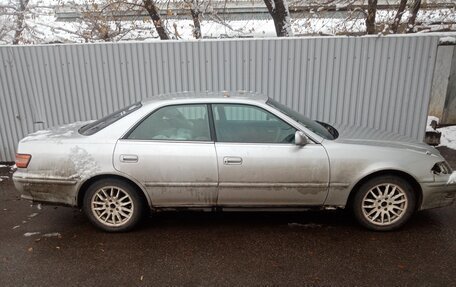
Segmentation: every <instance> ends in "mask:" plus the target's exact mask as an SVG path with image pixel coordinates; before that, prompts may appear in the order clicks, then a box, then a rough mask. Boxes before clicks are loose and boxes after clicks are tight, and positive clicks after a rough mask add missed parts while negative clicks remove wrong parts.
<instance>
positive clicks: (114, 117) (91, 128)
mask: <svg viewBox="0 0 456 287" xmlns="http://www.w3.org/2000/svg"><path fill="white" fill-rule="evenodd" d="M141 106H142V104H141V102H137V103H135V104H133V105H130V106H128V107H126V108H123V109H121V110H118V111H116V112H114V113H112V114H110V115H107V116H105V117H104V118H101V119H99V120H97V121H94V122H91V123H90V124H87V125H85V126H83V127H82V128H80V129H79V133H80V134H82V135H85V136H90V135H93V134H94V133H96V132H98V131H100V130H102V129H104V128H105V127H107V126H109V125H110V124H112V123H114V122H116V121H118V120H120V119H121V118H123V117H125V116H126V115H128V114H130V113H132V112H134V111H136V110H137V109H139V108H140V107H141Z"/></svg>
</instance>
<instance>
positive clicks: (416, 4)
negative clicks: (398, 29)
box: [407, 0, 421, 33]
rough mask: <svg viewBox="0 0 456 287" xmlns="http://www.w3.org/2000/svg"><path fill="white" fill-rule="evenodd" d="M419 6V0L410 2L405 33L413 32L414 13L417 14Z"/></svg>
mask: <svg viewBox="0 0 456 287" xmlns="http://www.w3.org/2000/svg"><path fill="white" fill-rule="evenodd" d="M420 7H421V0H414V1H413V3H412V7H411V9H410V14H411V15H410V18H409V20H408V24H407V26H408V30H407V33H413V28H415V21H416V15H417V14H418V11H419V10H420Z"/></svg>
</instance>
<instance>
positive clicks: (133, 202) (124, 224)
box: [83, 179, 144, 232]
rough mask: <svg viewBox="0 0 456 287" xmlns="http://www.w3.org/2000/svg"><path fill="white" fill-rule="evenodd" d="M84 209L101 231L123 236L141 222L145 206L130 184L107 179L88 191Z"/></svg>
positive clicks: (96, 183)
mask: <svg viewBox="0 0 456 287" xmlns="http://www.w3.org/2000/svg"><path fill="white" fill-rule="evenodd" d="M83 208H84V212H85V214H86V215H87V217H88V218H89V219H90V221H91V222H92V223H93V224H94V225H95V226H97V227H98V228H101V229H102V230H104V231H108V232H122V231H127V230H130V229H132V228H133V227H134V226H135V225H136V224H137V223H138V222H139V221H140V219H141V217H142V214H143V210H144V202H143V200H142V198H141V197H140V196H139V194H138V191H137V190H136V189H135V188H134V187H133V186H131V185H130V184H128V183H126V182H124V181H121V180H118V179H104V180H100V181H97V182H95V183H94V184H92V185H91V186H90V187H89V189H88V190H87V192H86V194H85V196H84V205H83Z"/></svg>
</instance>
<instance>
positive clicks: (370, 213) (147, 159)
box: [13, 92, 456, 231]
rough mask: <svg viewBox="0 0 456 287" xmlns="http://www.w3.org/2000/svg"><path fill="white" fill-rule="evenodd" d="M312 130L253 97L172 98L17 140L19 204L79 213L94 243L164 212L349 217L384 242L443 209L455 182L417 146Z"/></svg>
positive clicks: (372, 134)
mask: <svg viewBox="0 0 456 287" xmlns="http://www.w3.org/2000/svg"><path fill="white" fill-rule="evenodd" d="M338 128H339V130H338V129H336V128H334V127H333V126H331V125H329V124H326V123H323V122H317V121H312V120H310V119H308V118H307V117H305V116H303V115H301V114H299V113H297V112H295V111H293V110H292V109H290V108H288V107H286V106H284V105H282V104H280V103H278V102H276V101H274V100H272V99H270V98H267V97H264V96H262V95H259V94H255V93H246V92H230V93H228V92H220V93H178V94H171V95H166V96H159V97H154V98H151V99H150V100H147V101H143V102H139V103H135V104H133V105H131V106H128V107H126V108H124V109H122V110H120V111H117V112H115V113H113V114H111V115H108V116H106V117H104V118H102V119H100V120H97V121H90V122H78V123H73V124H69V125H66V126H62V127H58V128H54V129H50V130H45V131H38V132H36V133H33V134H31V135H29V136H27V137H26V138H24V139H22V140H21V141H20V143H19V146H18V153H17V155H16V165H17V167H18V169H17V171H16V172H15V173H14V176H13V179H14V184H15V186H16V188H17V190H18V191H20V192H21V193H22V197H23V198H25V199H29V200H33V201H37V202H45V203H52V204H61V205H68V206H73V207H79V208H82V209H83V210H84V211H85V213H86V215H87V216H88V218H89V219H90V220H91V222H92V223H93V224H94V225H96V226H98V227H99V228H101V229H103V230H105V231H126V230H129V229H131V228H132V227H134V226H135V225H136V224H137V223H138V221H139V220H140V219H141V217H142V215H143V214H144V212H146V211H149V210H153V211H157V210H164V209H173V210H175V209H180V208H183V209H196V210H208V211H211V210H245V209H248V210H262V211H263V210H284V209H288V210H300V209H309V208H319V209H335V208H350V209H352V210H353V213H354V215H355V217H356V219H357V220H358V221H359V223H361V224H362V225H363V226H365V227H367V228H370V229H373V230H393V229H397V228H399V227H400V226H402V225H403V224H404V223H405V222H406V221H407V220H408V219H409V218H410V217H411V216H412V214H413V213H414V212H415V211H417V210H422V209H429V208H435V207H442V206H447V205H450V204H452V203H453V202H454V200H455V195H456V181H455V174H454V173H452V170H451V168H450V166H449V165H448V163H447V162H446V161H445V160H444V158H443V157H442V156H441V155H440V154H439V152H438V151H437V150H436V149H435V148H433V147H431V146H428V145H426V144H424V143H420V142H417V141H414V140H411V139H409V138H405V137H401V136H398V135H394V134H388V133H385V132H380V131H376V130H365V129H360V128H355V129H351V128H347V127H343V128H341V127H338Z"/></svg>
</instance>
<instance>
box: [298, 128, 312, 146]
mask: <svg viewBox="0 0 456 287" xmlns="http://www.w3.org/2000/svg"><path fill="white" fill-rule="evenodd" d="M308 143H309V139H308V138H307V137H306V135H305V134H304V133H303V132H301V131H296V132H295V144H296V145H300V146H303V145H306V144H308Z"/></svg>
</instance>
